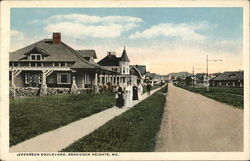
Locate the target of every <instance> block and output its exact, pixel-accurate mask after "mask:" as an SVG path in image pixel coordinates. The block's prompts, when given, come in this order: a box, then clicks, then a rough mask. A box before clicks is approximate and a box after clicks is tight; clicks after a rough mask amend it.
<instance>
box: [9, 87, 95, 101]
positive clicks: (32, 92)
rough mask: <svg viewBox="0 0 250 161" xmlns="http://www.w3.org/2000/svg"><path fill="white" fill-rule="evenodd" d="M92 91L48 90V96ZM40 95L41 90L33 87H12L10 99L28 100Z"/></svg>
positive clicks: (89, 91) (89, 90)
mask: <svg viewBox="0 0 250 161" xmlns="http://www.w3.org/2000/svg"><path fill="white" fill-rule="evenodd" d="M91 92H92V90H91V89H79V88H77V89H76V90H75V91H72V90H71V88H49V87H48V88H47V95H63V94H80V93H84V94H86V93H91ZM39 94H40V88H33V87H17V88H13V87H10V90H9V97H10V98H27V97H36V96H39Z"/></svg>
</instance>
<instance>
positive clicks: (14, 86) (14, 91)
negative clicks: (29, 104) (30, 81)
mask: <svg viewBox="0 0 250 161" xmlns="http://www.w3.org/2000/svg"><path fill="white" fill-rule="evenodd" d="M14 79H15V75H14V71H13V70H12V69H11V87H10V98H15V97H16V85H15V82H14Z"/></svg>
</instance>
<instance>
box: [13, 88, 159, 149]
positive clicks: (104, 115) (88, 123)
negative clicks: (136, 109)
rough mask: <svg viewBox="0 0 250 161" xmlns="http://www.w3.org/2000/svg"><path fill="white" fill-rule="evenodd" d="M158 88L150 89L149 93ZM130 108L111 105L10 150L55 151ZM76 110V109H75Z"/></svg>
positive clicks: (134, 102)
mask: <svg viewBox="0 0 250 161" xmlns="http://www.w3.org/2000/svg"><path fill="white" fill-rule="evenodd" d="M157 90H159V88H157V89H154V90H152V91H151V95H152V94H153V93H155V92H156V91H157ZM147 97H148V96H147V93H145V94H143V96H142V99H141V100H140V101H133V106H135V105H136V104H137V103H139V102H141V101H142V100H144V99H145V98H147ZM129 109H131V108H124V109H119V108H117V107H112V108H109V109H107V110H104V111H101V112H99V113H96V114H93V115H91V116H89V117H85V118H83V119H81V120H78V121H75V122H72V123H70V124H69V125H66V126H63V127H60V128H58V129H55V130H53V131H49V132H46V133H44V134H41V135H38V136H36V137H34V138H31V139H29V140H26V141H24V142H22V143H19V144H17V145H15V146H12V147H10V152H57V151H60V150H62V149H63V148H65V147H67V146H69V145H70V144H72V143H74V142H75V141H77V140H78V139H80V138H82V137H84V136H86V135H88V134H90V133H91V132H93V131H94V130H96V129H98V128H99V127H101V126H102V125H104V124H105V123H106V122H108V121H109V120H111V119H113V118H114V117H116V116H118V115H121V114H122V113H123V112H126V111H127V110H129ZM76 112H77V111H76Z"/></svg>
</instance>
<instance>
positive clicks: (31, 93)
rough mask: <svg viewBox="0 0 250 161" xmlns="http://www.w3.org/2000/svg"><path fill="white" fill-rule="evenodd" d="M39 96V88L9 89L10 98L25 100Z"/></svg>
mask: <svg viewBox="0 0 250 161" xmlns="http://www.w3.org/2000/svg"><path fill="white" fill-rule="evenodd" d="M38 95H39V88H31V87H24V88H19V87H18V88H15V89H14V88H12V87H11V88H10V98H14V97H15V98H25V97H35V96H38Z"/></svg>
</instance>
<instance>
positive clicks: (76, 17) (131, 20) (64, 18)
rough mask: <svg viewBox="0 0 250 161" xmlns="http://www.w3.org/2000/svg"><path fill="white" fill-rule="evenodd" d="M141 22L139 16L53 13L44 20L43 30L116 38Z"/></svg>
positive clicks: (71, 34) (69, 34)
mask: <svg viewBox="0 0 250 161" xmlns="http://www.w3.org/2000/svg"><path fill="white" fill-rule="evenodd" d="M141 22H143V20H142V19H141V18H137V17H129V16H106V17H99V16H90V15H84V14H69V15H55V16H52V17H49V18H48V19H47V20H46V21H45V23H46V26H45V27H44V30H45V31H47V32H55V31H57V32H62V33H63V35H66V36H71V37H73V38H82V37H83V36H87V37H93V38H116V37H119V36H121V35H122V33H124V32H126V31H129V30H131V29H133V28H136V27H138V26H139V25H140V23H141Z"/></svg>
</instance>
